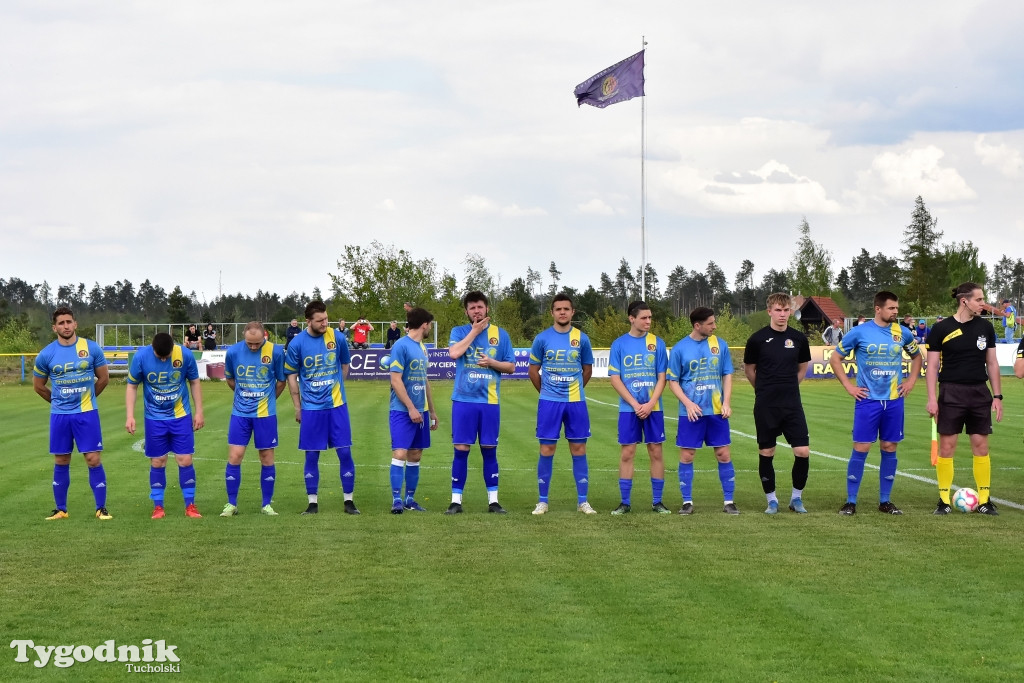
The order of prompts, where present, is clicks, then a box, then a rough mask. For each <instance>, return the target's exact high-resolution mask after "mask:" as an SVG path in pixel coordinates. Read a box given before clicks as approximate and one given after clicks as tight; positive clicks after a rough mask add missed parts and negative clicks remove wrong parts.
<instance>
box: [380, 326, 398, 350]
mask: <svg viewBox="0 0 1024 683" xmlns="http://www.w3.org/2000/svg"><path fill="white" fill-rule="evenodd" d="M401 338H402V331H401V330H400V329H398V321H397V320H392V321H391V326H390V327H388V340H387V342H386V343H385V344H384V348H385V349H390V348H391V347H392V346H394V345H395V342H396V341H398V340H399V339H401Z"/></svg>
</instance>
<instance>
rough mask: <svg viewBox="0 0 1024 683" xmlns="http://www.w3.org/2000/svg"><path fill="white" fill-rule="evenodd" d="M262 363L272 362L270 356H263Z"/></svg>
mask: <svg viewBox="0 0 1024 683" xmlns="http://www.w3.org/2000/svg"><path fill="white" fill-rule="evenodd" d="M260 362H261V363H269V362H270V356H263V357H262V358H260Z"/></svg>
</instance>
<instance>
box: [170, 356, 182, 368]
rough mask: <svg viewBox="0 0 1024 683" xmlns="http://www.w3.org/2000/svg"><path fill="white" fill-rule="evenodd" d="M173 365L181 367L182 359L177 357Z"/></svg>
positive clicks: (172, 362)
mask: <svg viewBox="0 0 1024 683" xmlns="http://www.w3.org/2000/svg"><path fill="white" fill-rule="evenodd" d="M171 367H175V368H180V367H181V359H179V358H175V359H174V360H173V361H171Z"/></svg>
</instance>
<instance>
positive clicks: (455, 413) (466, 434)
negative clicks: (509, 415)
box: [452, 401, 501, 447]
mask: <svg viewBox="0 0 1024 683" xmlns="http://www.w3.org/2000/svg"><path fill="white" fill-rule="evenodd" d="M500 426H501V406H499V405H498V404H497V403H466V402H465V401H452V444H453V445H456V446H471V445H472V444H474V443H476V441H477V437H478V436H479V438H480V445H481V446H483V447H487V446H497V445H498V428H499V427H500Z"/></svg>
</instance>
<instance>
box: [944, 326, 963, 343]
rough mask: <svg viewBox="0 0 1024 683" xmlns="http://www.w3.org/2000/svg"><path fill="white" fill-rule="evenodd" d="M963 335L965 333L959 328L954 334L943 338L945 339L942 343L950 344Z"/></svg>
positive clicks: (951, 333)
mask: <svg viewBox="0 0 1024 683" xmlns="http://www.w3.org/2000/svg"><path fill="white" fill-rule="evenodd" d="M963 333H964V331H963V330H961V329H960V328H959V327H958V328H957V329H955V330H953V331H952V332H950V333H949V334H947V335H946V336H945V337H943V339H942V343H943V344H945V343H946V342H948V341H949V340H950V339H956V338H957V337H959V336H960V335H962V334H963Z"/></svg>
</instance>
